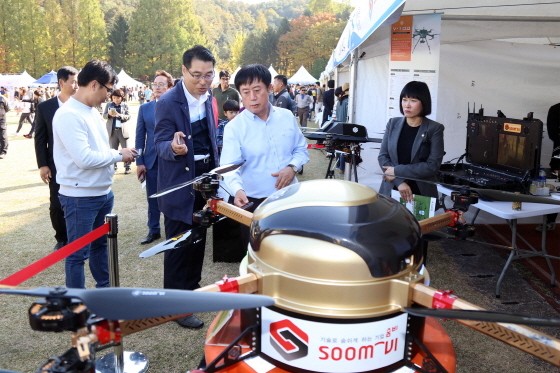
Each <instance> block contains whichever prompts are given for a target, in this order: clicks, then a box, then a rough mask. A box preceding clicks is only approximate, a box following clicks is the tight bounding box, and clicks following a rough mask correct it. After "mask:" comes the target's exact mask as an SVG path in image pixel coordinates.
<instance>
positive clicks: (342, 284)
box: [248, 180, 422, 318]
mask: <svg viewBox="0 0 560 373" xmlns="http://www.w3.org/2000/svg"><path fill="white" fill-rule="evenodd" d="M420 242H421V232H420V227H419V225H418V222H417V221H416V219H415V218H414V216H413V215H412V214H411V213H410V212H409V211H408V210H406V208H404V206H402V205H401V204H399V203H398V202H396V201H394V200H393V199H390V198H387V197H385V196H382V195H379V194H377V192H376V191H375V190H373V189H371V188H369V187H366V186H363V185H360V184H357V183H353V182H348V181H340V180H313V181H306V182H303V183H298V184H294V185H291V186H289V187H287V188H284V189H282V190H279V191H277V192H276V193H274V194H273V195H271V196H270V197H269V198H268V199H267V200H266V201H265V202H264V203H263V204H262V205H261V206H259V208H258V209H257V210H256V211H255V213H254V215H253V224H252V225H251V249H250V250H249V265H248V271H249V272H252V273H255V274H256V275H257V276H258V277H259V281H258V283H259V290H258V293H259V294H263V295H268V296H271V297H274V298H275V299H276V306H278V307H280V308H283V309H285V310H288V311H293V312H296V313H300V314H306V315H310V316H320V317H330V318H370V317H378V316H384V315H387V314H391V313H394V312H397V311H398V310H400V307H401V306H408V305H410V300H409V296H410V290H409V287H410V283H411V282H417V281H420V280H421V279H422V276H419V275H418V273H417V270H418V269H419V267H420V265H421V259H422V258H421V256H422V250H421V246H420Z"/></svg>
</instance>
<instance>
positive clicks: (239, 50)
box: [229, 32, 247, 71]
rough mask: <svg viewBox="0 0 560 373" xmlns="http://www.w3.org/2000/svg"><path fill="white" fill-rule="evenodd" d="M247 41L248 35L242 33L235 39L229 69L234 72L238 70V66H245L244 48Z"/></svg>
mask: <svg viewBox="0 0 560 373" xmlns="http://www.w3.org/2000/svg"><path fill="white" fill-rule="evenodd" d="M246 39H247V34H244V33H242V32H238V33H237V34H235V38H234V39H233V43H232V44H231V47H230V51H231V57H230V63H229V67H230V69H231V70H232V71H234V70H235V69H237V66H241V65H242V64H243V46H244V45H245V41H246Z"/></svg>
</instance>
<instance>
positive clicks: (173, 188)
mask: <svg viewBox="0 0 560 373" xmlns="http://www.w3.org/2000/svg"><path fill="white" fill-rule="evenodd" d="M244 163H245V161H241V162H240V163H232V164H226V165H223V166H220V167H216V168H214V169H213V170H210V171H209V172H208V173H206V174H204V175H201V176H197V177H195V178H194V179H192V180H189V181H187V182H186V183H181V184H177V185H173V186H170V187H169V188H165V189H163V190H160V191H159V192H157V193H156V194H152V195H151V196H150V198H157V197H161V196H164V195H166V194H169V193H171V192H174V191H176V190H179V189H181V188H184V187H186V186H189V185H191V184H194V183H196V182H197V181H200V180H202V179H204V178H205V177H207V176H208V175H224V174H226V173H228V172H231V171H235V170H237V169H238V168H239V167H241V166H242V165H243V164H244Z"/></svg>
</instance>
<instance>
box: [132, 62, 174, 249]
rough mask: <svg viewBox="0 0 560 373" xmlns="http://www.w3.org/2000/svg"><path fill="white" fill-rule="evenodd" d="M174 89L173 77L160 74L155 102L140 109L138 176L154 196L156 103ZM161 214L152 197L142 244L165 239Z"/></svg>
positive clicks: (158, 72)
mask: <svg viewBox="0 0 560 373" xmlns="http://www.w3.org/2000/svg"><path fill="white" fill-rule="evenodd" d="M171 87H173V78H172V77H171V75H170V74H169V73H167V72H166V71H163V70H158V71H156V76H155V78H154V82H153V83H152V88H153V90H154V91H153V93H152V95H153V97H154V98H155V100H152V101H150V102H148V103H147V104H143V105H141V106H140V111H139V112H138V122H137V124H136V150H138V151H139V153H140V149H142V152H141V155H140V157H139V158H138V159H137V160H136V166H137V167H136V174H137V176H138V180H140V181H141V182H142V181H144V180H146V193H147V195H148V197H149V196H151V195H152V194H154V193H157V175H158V156H157V152H156V148H155V144H154V129H155V127H156V122H155V121H156V118H155V113H156V102H157V101H158V100H159V98H160V97H161V95H162V94H164V93H165V92H167V90H168V89H169V88H171ZM159 216H160V211H159V207H158V201H157V199H155V198H148V235H147V236H146V238H144V239H143V240H142V241H141V242H140V244H141V245H146V244H149V243H152V242H154V241H155V240H157V239H159V238H161V233H160V226H159Z"/></svg>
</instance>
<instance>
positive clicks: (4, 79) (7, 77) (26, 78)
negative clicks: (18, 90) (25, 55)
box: [0, 70, 36, 87]
mask: <svg viewBox="0 0 560 373" xmlns="http://www.w3.org/2000/svg"><path fill="white" fill-rule="evenodd" d="M35 80H36V79H35V78H34V77H32V76H31V75H29V73H28V72H27V70H24V71H23V72H22V73H21V74H3V75H0V86H2V87H29V86H31V84H33V82H34V81H35Z"/></svg>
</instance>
